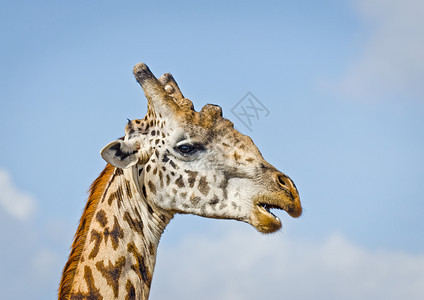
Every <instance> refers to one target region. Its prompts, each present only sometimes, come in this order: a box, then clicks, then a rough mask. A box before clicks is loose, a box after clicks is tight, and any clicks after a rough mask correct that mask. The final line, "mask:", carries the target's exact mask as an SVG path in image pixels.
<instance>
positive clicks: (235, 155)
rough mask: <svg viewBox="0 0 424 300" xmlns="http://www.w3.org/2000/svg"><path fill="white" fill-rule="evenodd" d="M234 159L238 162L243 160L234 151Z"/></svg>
mask: <svg viewBox="0 0 424 300" xmlns="http://www.w3.org/2000/svg"><path fill="white" fill-rule="evenodd" d="M233 156H234V159H235V160H236V161H238V160H239V159H240V158H241V156H240V155H239V154H238V153H237V151H234V155H233Z"/></svg>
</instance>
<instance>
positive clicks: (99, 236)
mask: <svg viewBox="0 0 424 300" xmlns="http://www.w3.org/2000/svg"><path fill="white" fill-rule="evenodd" d="M132 172H137V173H138V172H139V170H136V169H135V170H134V169H132V168H130V169H128V170H124V171H122V170H121V169H118V168H113V167H111V166H107V167H106V169H105V171H103V173H102V174H101V175H100V176H99V178H98V179H97V180H96V181H95V182H94V183H93V185H92V187H91V193H90V197H89V200H88V202H87V206H86V208H85V211H84V214H83V217H82V218H81V223H80V226H79V228H78V231H77V234H76V236H75V240H74V244H73V246H72V251H71V255H70V258H69V260H68V263H67V264H66V266H65V269H64V274H63V277H62V282H61V286H60V291H59V293H60V295H59V297H60V299H116V298H118V299H148V297H149V292H150V285H151V281H152V275H153V271H154V267H155V262H156V250H157V247H158V244H159V240H160V237H161V235H162V233H163V231H164V229H165V227H166V225H167V224H168V223H169V221H170V220H171V218H172V216H173V215H172V214H169V213H167V212H165V211H160V210H159V209H158V208H157V207H155V206H153V205H151V204H149V202H148V200H146V199H145V197H144V195H143V190H144V188H143V187H139V186H138V182H136V181H134V174H132ZM140 172H141V171H140ZM72 273H73V274H72ZM62 292H63V294H62Z"/></svg>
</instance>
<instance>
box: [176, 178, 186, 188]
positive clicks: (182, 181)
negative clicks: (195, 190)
mask: <svg viewBox="0 0 424 300" xmlns="http://www.w3.org/2000/svg"><path fill="white" fill-rule="evenodd" d="M175 184H176V185H178V187H180V188H183V187H185V184H184V180H183V175H180V177H178V179H177V180H175Z"/></svg>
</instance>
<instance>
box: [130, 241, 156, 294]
mask: <svg viewBox="0 0 424 300" xmlns="http://www.w3.org/2000/svg"><path fill="white" fill-rule="evenodd" d="M127 251H128V252H129V253H132V255H133V256H134V260H135V264H133V265H132V266H131V269H132V270H133V271H134V272H135V273H136V274H137V275H138V277H139V278H140V280H141V281H142V282H144V283H145V284H146V285H147V286H148V287H150V284H151V282H152V275H151V274H150V272H149V270H148V269H147V266H146V263H145V261H144V257H143V256H142V255H141V254H140V252H138V250H137V247H136V246H135V244H134V243H129V244H128V245H127Z"/></svg>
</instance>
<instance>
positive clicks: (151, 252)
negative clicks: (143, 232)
mask: <svg viewBox="0 0 424 300" xmlns="http://www.w3.org/2000/svg"><path fill="white" fill-rule="evenodd" d="M149 253H150V255H154V254H155V245H153V243H152V242H150V243H149Z"/></svg>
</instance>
